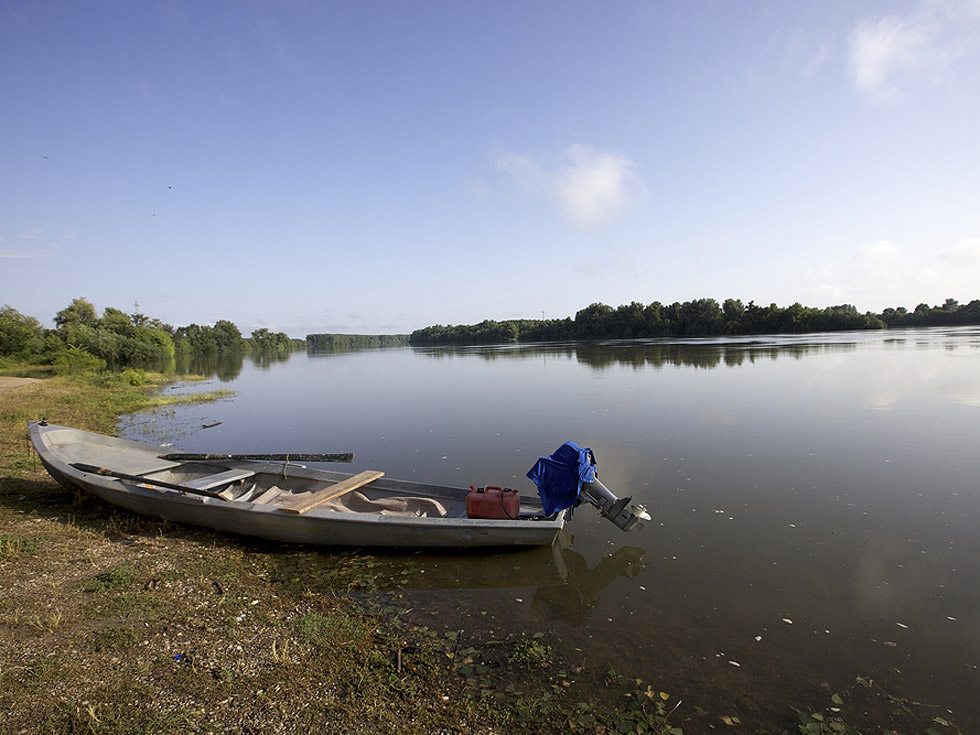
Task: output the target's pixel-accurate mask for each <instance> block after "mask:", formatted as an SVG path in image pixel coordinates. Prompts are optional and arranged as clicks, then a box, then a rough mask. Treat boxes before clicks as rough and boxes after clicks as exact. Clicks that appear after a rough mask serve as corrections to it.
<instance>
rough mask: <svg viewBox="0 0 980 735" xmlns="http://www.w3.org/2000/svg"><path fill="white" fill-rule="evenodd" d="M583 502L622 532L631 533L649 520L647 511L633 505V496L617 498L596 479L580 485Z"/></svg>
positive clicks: (642, 507) (637, 504)
mask: <svg viewBox="0 0 980 735" xmlns="http://www.w3.org/2000/svg"><path fill="white" fill-rule="evenodd" d="M580 497H581V498H582V499H583V500H585V501H587V502H589V503H592V505H594V506H595V507H596V508H598V509H599V512H600V513H602V517H603V518H608V519H609V520H610V521H612V522H613V523H615V524H616V525H617V526H619V527H620V528H621V529H623V530H624V531H632V530H633V529H634V528H636V527H637V526H641V525H643V522H644V521H649V520H650V514H649V513H648V512H647V509H646V508H645V507H644V506H642V505H640V504H639V503H636V504H633V496H632V495H627V496H626V497H624V498H617V497H616V496H615V495H613V494H612V491H610V490H609V488H607V487H606V486H605V485H603V484H602V483H601V482H599V478H598V477H596V478H595V479H594V480H593V481H592V482H583V483H582V494H581V496H580Z"/></svg>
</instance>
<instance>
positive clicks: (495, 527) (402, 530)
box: [29, 421, 565, 548]
mask: <svg viewBox="0 0 980 735" xmlns="http://www.w3.org/2000/svg"><path fill="white" fill-rule="evenodd" d="M29 429H30V436H31V442H32V443H33V445H34V448H35V450H36V451H37V453H38V456H39V457H40V459H41V462H42V463H43V464H44V466H45V468H46V469H47V471H48V472H49V473H50V474H51V476H52V477H53V478H54V479H55V480H57V481H58V482H59V483H61V484H62V485H64V486H66V487H69V488H77V489H79V490H84V491H86V492H90V493H92V494H93V495H96V496H98V497H99V498H102V499H103V500H105V501H106V502H108V503H112V504H113V505H116V506H119V507H121V508H125V509H126V510H130V511H133V512H135V513H141V514H143V515H148V516H156V517H159V518H166V519H168V520H172V521H176V522H178V523H187V524H191V525H195V526H204V527H207V528H213V529H216V530H219V531H226V532H230V533H236V534H242V535H245V536H253V537H257V538H264V539H270V540H274V541H287V542H296V543H305V544H323V545H330V546H385V547H411V548H423V547H481V546H484V547H486V546H491V547H493V546H496V547H502V546H547V545H550V544H551V543H552V542H553V541H554V540H555V538H556V536H557V535H558V533H559V532H560V531H561V529H562V527H563V525H564V523H565V511H559V512H558V513H556V514H553V515H552V516H549V517H544V516H543V514H542V509H541V502H540V500H539V499H538V498H537V497H531V496H521V498H520V501H521V502H520V506H521V511H520V513H519V515H518V516H517V518H515V519H511V518H506V517H505V518H502V519H486V518H469V517H467V513H466V498H467V495H468V494H469V492H470V490H469V489H462V488H452V487H440V486H435V485H425V484H422V483H417V482H409V481H403V480H393V479H389V478H387V477H384V476H383V475H384V473H382V472H378V471H373V470H367V471H365V472H361V473H359V474H356V475H351V474H345V473H341V472H334V471H331V470H323V469H313V468H307V467H304V466H303V465H298V464H292V463H291V462H292V461H294V460H295V458H290V459H289V460H286V461H267V460H255V459H239V458H237V457H241V456H244V455H237V456H234V455H233V456H234V457H236V458H228V459H214V458H211V457H213V455H199V457H208V458H207V459H201V458H196V459H194V458H191V459H173V458H168V457H172V456H174V455H172V454H171V450H168V449H167V448H165V447H159V446H152V445H149V444H143V443H141V442H135V441H129V440H126V439H118V438H115V437H110V436H105V435H102V434H95V433H92V432H87V431H81V430H78V429H71V428H68V427H65V426H56V425H54V424H47V423H46V422H43V421H42V422H32V423H31V424H30V426H29Z"/></svg>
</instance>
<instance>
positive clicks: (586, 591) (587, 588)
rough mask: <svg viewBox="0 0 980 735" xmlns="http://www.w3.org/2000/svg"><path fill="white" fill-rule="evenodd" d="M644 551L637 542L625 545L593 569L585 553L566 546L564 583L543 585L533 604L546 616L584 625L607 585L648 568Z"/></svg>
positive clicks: (564, 551)
mask: <svg viewBox="0 0 980 735" xmlns="http://www.w3.org/2000/svg"><path fill="white" fill-rule="evenodd" d="M644 554H646V551H644V550H643V549H641V548H638V547H636V546H623V547H622V548H620V549H617V550H616V551H614V552H613V553H612V554H609V555H608V556H605V557H603V558H602V560H600V561H599V563H598V564H596V566H595V567H593V568H592V569H590V568H589V565H588V563H587V562H586V560H585V557H584V556H582V555H581V554H579V553H578V552H576V551H572V550H571V549H563V550H562V551H561V558H562V561H563V562H564V565H565V568H566V569H567V576H566V578H565V581H564V583H562V584H556V585H545V586H542V587H539V588H538V590H537V592H535V593H534V599H533V600H532V602H531V605H532V607H533V608H534V609H535V610H536V611H538V612H539V613H541V615H542V616H543V617H544V619H545V620H563V621H565V622H566V623H569V624H571V625H582V624H583V623H584V622H585V618H586V616H587V615H588V613H589V611H590V610H591V609H592V608H593V607H595V605H596V603H597V602H598V601H599V596H600V593H601V592H602V591H603V590H604V589H605V588H606V587H608V586H609V585H610V584H612V583H613V582H614V581H615V580H617V579H619V578H620V577H625V578H626V579H632V578H633V577H636V576H637V575H639V574H640V573H641V572H643V571H644V570H645V569H646V568H647V564H646V562H645V561H644V560H643V556H644Z"/></svg>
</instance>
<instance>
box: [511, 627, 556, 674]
mask: <svg viewBox="0 0 980 735" xmlns="http://www.w3.org/2000/svg"><path fill="white" fill-rule="evenodd" d="M535 635H538V634H535ZM554 655H555V654H554V651H553V650H552V649H551V646H548V645H545V644H543V643H541V642H540V641H538V640H536V639H535V638H528V637H527V636H522V637H521V639H520V640H518V641H517V643H515V644H514V650H513V651H512V652H511V654H510V657H509V658H508V659H507V660H508V661H509V662H510V663H511V664H512V665H514V666H517V667H519V668H522V669H528V670H533V669H546V668H548V667H549V666H551V662H552V660H553V659H554Z"/></svg>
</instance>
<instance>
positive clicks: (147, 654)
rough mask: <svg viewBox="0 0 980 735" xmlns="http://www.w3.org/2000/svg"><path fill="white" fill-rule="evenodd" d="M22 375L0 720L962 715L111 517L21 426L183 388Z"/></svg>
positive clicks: (144, 403)
mask: <svg viewBox="0 0 980 735" xmlns="http://www.w3.org/2000/svg"><path fill="white" fill-rule="evenodd" d="M21 374H23V373H21ZM30 376H31V377H41V378H43V379H42V380H39V381H37V382H34V383H31V384H29V385H24V386H21V387H18V388H15V389H13V390H9V391H0V588H2V589H3V590H4V594H3V595H2V597H0V733H21V732H29V733H106V734H111V733H119V734H121V733H154V734H156V733H187V732H197V733H225V732H228V733H252V734H255V733H379V732H382V733H406V734H408V733H413V734H414V733H433V734H435V733H440V734H445V733H485V734H487V735H489V734H490V733H519V732H520V733H523V732H526V731H535V732H538V733H558V732H579V733H644V732H649V733H657V734H658V735H682V733H684V734H686V735H693V734H694V733H708V732H716V731H719V730H721V731H729V730H731V731H733V732H755V733H761V732H768V733H780V732H804V733H808V734H811V735H820V734H821V733H858V732H859V730H858V729H856V728H855V727H853V726H851V725H849V724H846V723H845V721H844V719H842V718H843V717H844V716H845V715H847V716H848V721H849V722H850V721H852V719H853V718H856V719H853V721H857V722H860V723H861V725H862V726H864V725H870V724H871V723H874V722H879V723H884V722H886V721H888V722H894V721H895V718H896V717H899V718H900V719H899V721H901V722H903V723H904V724H905V725H908V727H907V728H906V729H902V730H901V732H928V731H929V729H930V728H931V729H932V730H934V731H937V732H943V733H955V732H958V731H957V730H956V728H955V726H952V725H951V724H947V723H945V721H943V722H935V721H932V718H933V717H934V716H936V715H937V714H938V711H933V710H921V709H916V708H915V707H914V706H913V705H912V704H910V703H906V702H903V701H901V700H896V699H895V698H894V697H890V696H889V695H887V694H886V693H885V692H883V691H882V690H880V689H878V688H877V687H876V686H875V685H874V684H873V682H868V681H866V680H858V681H857V682H856V683H855V686H854V687H852V688H851V689H850V690H848V691H843V692H831V691H829V690H828V691H824V690H823V689H821V687H820V686H819V685H818V684H815V686H814V689H813V691H811V692H806V693H801V698H803V699H806V698H808V697H809V698H811V701H810V702H809V706H805V705H804V702H803V701H801V702H799V703H798V705H799V707H800V710H801V711H800V712H795V711H793V708H792V707H789V706H786V707H780V706H776V707H773V705H772V703H770V702H768V701H767V699H766V697H767V692H766V691H763V690H756V689H753V690H746V691H741V692H713V693H706V692H703V691H692V686H691V685H690V684H689V685H688V686H686V687H683V689H684V691H681V692H678V691H675V690H674V688H673V687H672V686H670V683H669V682H667V683H665V682H648V681H643V680H639V679H633V678H627V677H625V676H622V675H620V674H619V673H617V672H616V671H614V670H613V669H612V668H610V667H609V666H608V665H607V664H599V663H594V662H588V661H585V660H583V659H582V658H581V657H580V654H576V652H575V651H574V650H567V649H566V648H565V647H564V646H563V643H562V641H561V639H560V637H559V636H557V635H556V634H555V633H554V632H552V631H550V630H547V629H545V630H528V631H518V630H506V629H498V630H496V631H494V630H489V631H488V630H485V629H484V628H483V627H480V626H476V627H477V628H479V629H468V630H458V629H447V628H446V625H445V624H440V623H438V622H433V621H434V620H437V618H435V617H433V618H428V617H426V615H424V614H422V613H421V611H420V609H419V608H420V607H421V606H420V603H419V598H417V597H413V595H412V593H411V592H410V591H409V590H408V589H406V588H402V587H403V585H402V587H400V583H399V580H400V579H402V575H405V574H406V568H409V567H406V559H405V556H404V555H401V556H398V557H397V558H396V557H391V558H389V559H387V560H386V558H385V557H384V556H383V555H371V554H363V553H360V552H357V551H337V550H318V549H312V548H308V547H299V546H287V545H280V544H271V543H261V542H256V541H251V540H247V539H241V538H235V537H231V536H228V535H223V534H215V533H210V532H208V531H205V530H199V529H193V528H187V527H182V526H175V525H174V524H170V523H167V522H163V521H156V520H153V519H147V518H141V517H138V516H135V515H132V514H129V513H123V512H117V511H116V510H114V509H113V508H112V507H110V506H108V505H106V504H104V503H102V502H100V501H97V500H95V499H92V498H90V497H88V496H87V495H83V494H79V493H74V492H72V491H69V490H66V489H64V488H62V487H60V486H59V485H57V484H56V483H54V482H53V481H52V480H51V479H50V478H49V477H48V475H47V474H46V473H45V472H44V470H43V468H42V467H41V466H40V464H39V463H38V462H37V460H36V458H35V457H33V456H32V453H31V451H30V449H29V443H28V439H27V427H26V424H27V421H28V420H29V419H37V418H41V417H47V418H48V420H50V421H51V422H52V423H59V424H67V425H70V426H75V427H78V428H84V429H89V430H94V431H100V432H105V433H112V432H113V430H114V428H115V425H116V416H117V415H119V414H121V413H130V412H134V411H137V410H154V409H157V410H159V409H161V408H166V405H167V403H168V402H172V401H175V400H176V401H179V400H191V399H190V398H188V399H181V398H180V397H176V398H168V399H166V401H164V400H163V399H161V398H159V397H158V395H157V394H155V393H154V391H153V387H154V386H155V385H159V384H161V383H162V381H163V378H162V377H161V378H158V379H156V380H154V379H153V378H152V377H151V378H147V377H146V376H142V375H138V376H133V375H131V376H129V377H128V378H126V379H123V378H122V377H114V378H111V379H87V380H85V379H70V378H66V377H50V376H46V375H45V374H43V373H36V372H35V373H33V374H31V375H30ZM134 383H137V385H134ZM138 383H143V384H142V385H138ZM211 397H219V398H220V397H221V395H220V394H219V395H212V396H211ZM193 400H200V397H199V396H198V397H195V398H194V399H193ZM392 560H395V561H396V562H397V563H395V562H393V561H392ZM389 562H391V563H389ZM407 563H408V564H409V565H410V563H411V560H410V559H409V560H408V562H407ZM420 568H421V565H420ZM393 570H394V571H393ZM422 571H424V568H422ZM455 602H459V601H451V602H450V603H449V604H450V605H452V604H455ZM460 604H462V603H460ZM478 614H479V613H477V615H478ZM443 619H444V618H443ZM477 619H479V618H478V617H477ZM543 625H547V624H546V623H543ZM681 688H682V687H681V686H680V685H678V689H681ZM701 688H702V689H703V687H701ZM682 699H683V703H682V702H681V700H682ZM902 708H905V710H906V712H905V714H900V715H895V714H894V711H899V710H901V709H902ZM890 711H891V712H892V713H891V714H889V712H890ZM862 713H864V714H862ZM852 714H853V718H852V716H851V715H852ZM940 719H941V718H940ZM887 731H888V730H887V729H885V730H883V729H882V728H881V727H870V726H869V727H867V728H866V729H862V730H860V732H887Z"/></svg>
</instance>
